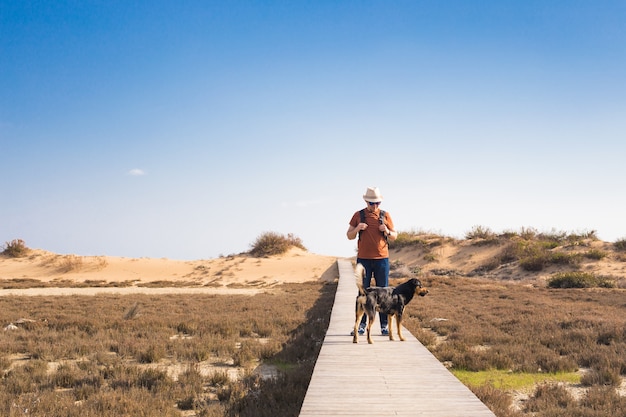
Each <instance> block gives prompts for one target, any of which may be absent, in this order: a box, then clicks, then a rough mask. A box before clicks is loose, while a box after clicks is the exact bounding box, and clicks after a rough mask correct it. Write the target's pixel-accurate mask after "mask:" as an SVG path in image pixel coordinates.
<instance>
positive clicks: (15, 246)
mask: <svg viewBox="0 0 626 417" xmlns="http://www.w3.org/2000/svg"><path fill="white" fill-rule="evenodd" d="M29 252H30V249H28V247H27V246H26V243H25V242H24V241H23V240H22V239H13V240H12V241H10V242H6V243H5V244H4V250H3V251H2V254H3V255H6V256H9V257H11V258H22V257H24V256H26V255H28V253H29Z"/></svg>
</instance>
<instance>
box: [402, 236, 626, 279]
mask: <svg viewBox="0 0 626 417" xmlns="http://www.w3.org/2000/svg"><path fill="white" fill-rule="evenodd" d="M390 260H391V262H392V265H394V263H395V267H400V268H399V269H401V270H407V269H408V270H409V271H413V272H418V271H419V273H421V274H430V275H460V276H467V277H485V278H493V279H504V280H520V281H521V280H523V281H528V280H543V281H545V280H546V279H548V278H550V277H551V276H553V275H554V274H555V273H558V272H568V271H582V272H587V273H590V274H594V275H597V276H604V277H609V278H613V279H614V280H615V281H616V282H626V252H624V251H623V250H620V249H619V248H617V247H616V246H615V245H614V244H613V243H608V242H603V241H600V240H597V239H572V240H564V241H553V240H549V239H548V240H545V239H541V238H538V239H530V240H527V239H522V238H520V237H518V236H513V237H502V236H494V237H493V238H489V239H465V240H455V239H451V238H445V237H441V236H437V235H422V236H419V238H416V239H415V242H412V243H411V244H408V245H406V246H401V247H398V245H396V247H395V248H394V249H393V250H392V251H391V254H390Z"/></svg>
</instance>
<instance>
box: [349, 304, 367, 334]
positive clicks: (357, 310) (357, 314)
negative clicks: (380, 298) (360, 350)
mask: <svg viewBox="0 0 626 417" xmlns="http://www.w3.org/2000/svg"><path fill="white" fill-rule="evenodd" d="M354 310H355V320H354V330H353V333H352V343H359V324H360V323H361V319H362V318H363V314H365V310H363V305H362V304H361V303H359V298H358V297H357V301H356V307H355V309H354Z"/></svg>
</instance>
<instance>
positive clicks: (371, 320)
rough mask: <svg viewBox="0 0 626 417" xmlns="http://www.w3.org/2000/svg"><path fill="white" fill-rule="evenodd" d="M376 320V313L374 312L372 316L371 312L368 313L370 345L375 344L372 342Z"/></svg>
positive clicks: (368, 339)
mask: <svg viewBox="0 0 626 417" xmlns="http://www.w3.org/2000/svg"><path fill="white" fill-rule="evenodd" d="M375 318H376V312H374V313H373V314H370V312H369V311H368V312H367V343H369V344H370V345H371V344H372V343H374V341H373V340H372V324H374V319H375Z"/></svg>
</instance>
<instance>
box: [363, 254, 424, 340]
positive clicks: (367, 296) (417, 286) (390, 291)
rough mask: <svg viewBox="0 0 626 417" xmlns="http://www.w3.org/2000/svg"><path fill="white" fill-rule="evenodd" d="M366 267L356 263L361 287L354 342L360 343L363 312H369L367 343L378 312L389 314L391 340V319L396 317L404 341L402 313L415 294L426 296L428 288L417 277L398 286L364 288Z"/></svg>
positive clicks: (391, 338)
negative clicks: (359, 331) (359, 329)
mask: <svg viewBox="0 0 626 417" xmlns="http://www.w3.org/2000/svg"><path fill="white" fill-rule="evenodd" d="M364 274H365V268H364V267H363V265H361V264H357V265H356V269H355V276H356V285H357V286H358V287H359V295H357V297H356V307H355V315H356V320H355V322H354V333H353V338H352V342H353V343H359V340H358V339H359V336H358V335H359V333H358V327H359V323H360V322H361V318H362V317H363V314H367V343H374V342H373V341H372V336H371V330H372V324H373V323H374V319H375V318H376V312H377V311H378V312H380V313H383V314H387V315H388V317H389V340H394V339H393V331H392V330H391V327H392V326H391V321H392V320H391V319H392V317H395V318H396V328H397V329H398V337H400V340H402V341H404V340H405V339H404V337H403V336H402V313H404V307H406V306H407V304H409V303H410V302H411V300H412V299H413V297H414V296H415V295H420V296H422V297H423V296H425V295H426V294H428V290H427V289H426V288H423V287H422V283H421V282H420V280H419V279H417V278H412V279H410V280H408V281H407V282H405V283H403V284H400V285H398V286H397V287H370V288H363V275H364Z"/></svg>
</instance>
